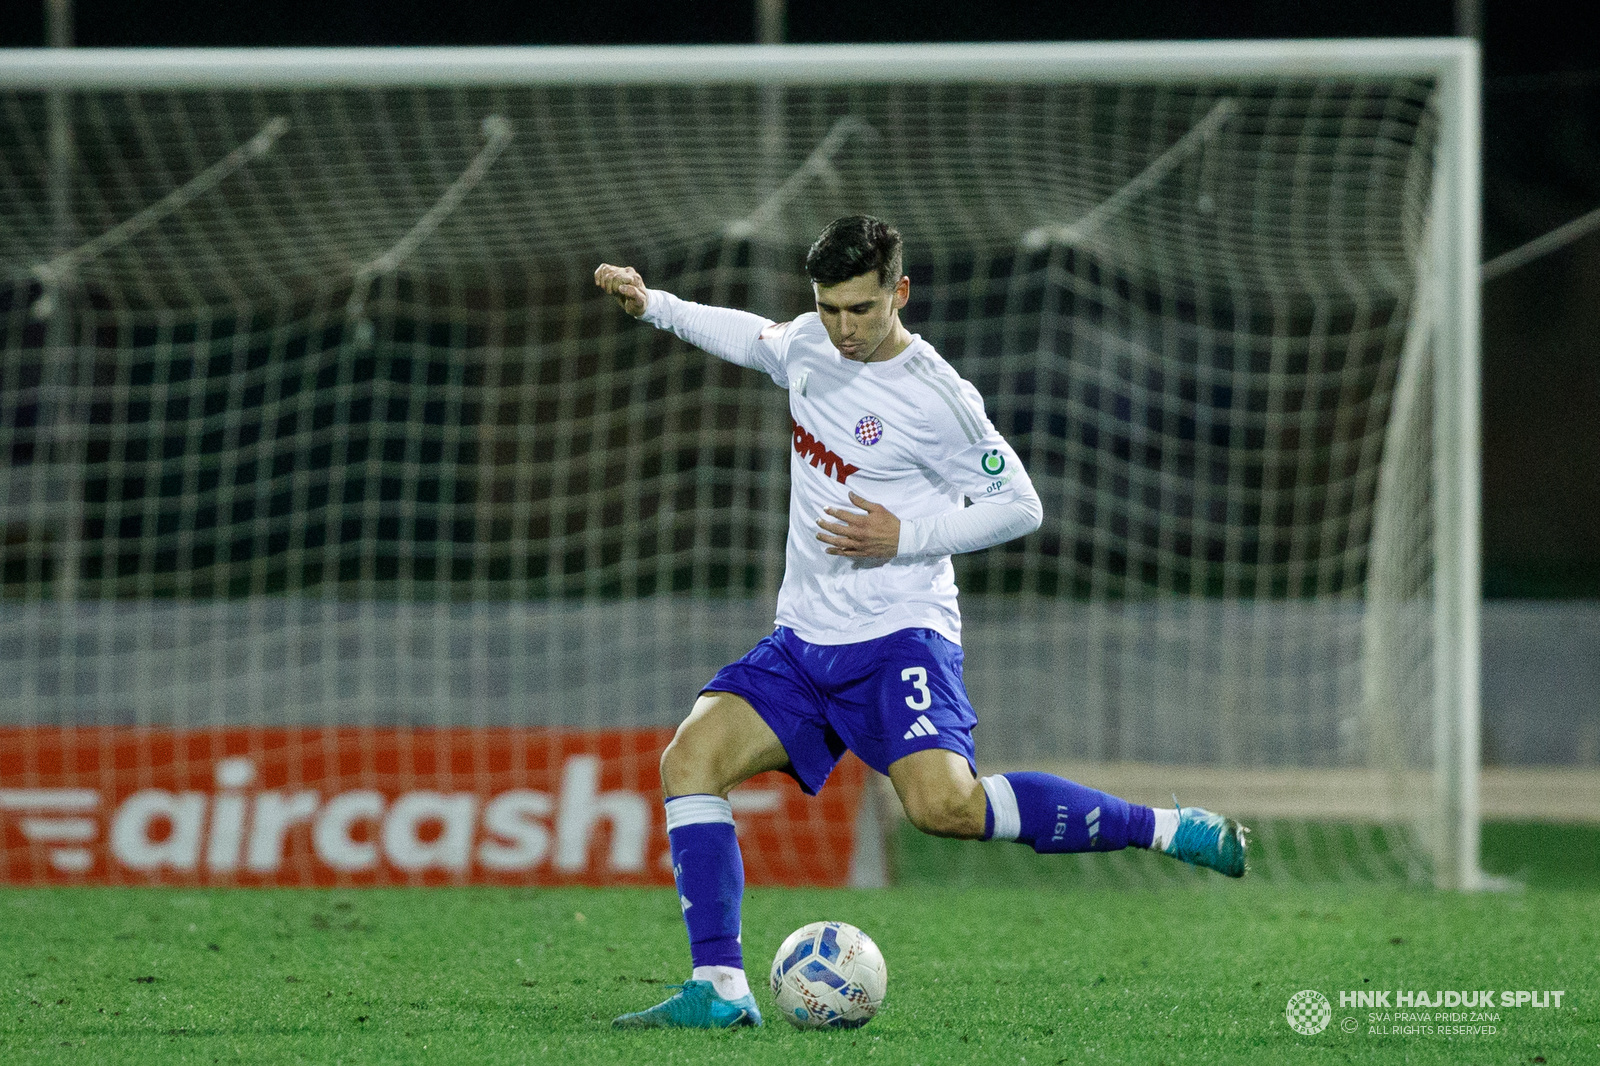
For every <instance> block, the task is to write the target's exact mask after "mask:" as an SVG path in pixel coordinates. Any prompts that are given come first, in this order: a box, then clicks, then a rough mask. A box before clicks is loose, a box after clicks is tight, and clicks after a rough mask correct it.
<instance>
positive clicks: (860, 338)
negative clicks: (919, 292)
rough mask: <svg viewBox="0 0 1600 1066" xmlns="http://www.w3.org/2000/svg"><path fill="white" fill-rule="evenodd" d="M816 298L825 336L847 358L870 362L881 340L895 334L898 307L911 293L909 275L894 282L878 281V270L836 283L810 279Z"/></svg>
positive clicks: (880, 345)
mask: <svg viewBox="0 0 1600 1066" xmlns="http://www.w3.org/2000/svg"><path fill="white" fill-rule="evenodd" d="M811 288H812V291H813V292H814V293H815V294H816V298H817V316H818V317H819V318H821V319H822V325H823V326H824V327H825V328H826V329H827V331H828V339H829V340H830V341H832V342H833V346H834V347H835V348H837V349H839V353H840V354H841V355H843V356H844V357H845V358H846V359H854V360H855V361H856V362H858V363H871V362H875V361H877V360H878V359H882V358H886V356H884V355H879V349H880V348H883V346H884V342H885V341H887V340H888V339H889V338H890V337H892V336H894V334H895V327H896V326H897V325H899V322H900V308H902V307H904V306H905V305H906V300H907V298H909V297H910V295H911V279H910V278H907V277H904V276H902V277H901V278H900V280H899V282H897V283H896V284H895V285H894V286H892V287H890V288H884V287H883V286H881V285H879V284H878V274H877V271H872V272H870V273H866V274H858V275H856V276H855V277H853V278H851V279H850V280H848V281H841V282H839V284H837V285H822V284H819V283H817V282H812V283H811Z"/></svg>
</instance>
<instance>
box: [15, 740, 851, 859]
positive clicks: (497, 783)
mask: <svg viewBox="0 0 1600 1066" xmlns="http://www.w3.org/2000/svg"><path fill="white" fill-rule="evenodd" d="M671 737H672V731H671V730H670V729H614V730H594V731H589V730H565V729H437V730H404V729H355V728H338V729H222V730H205V731H192V732H180V731H174V730H158V729H142V728H122V727H107V728H82V729H73V728H66V729H56V728H33V727H30V728H0V882H4V883H8V884H34V885H39V884H101V885H129V884H139V885H148V884H174V885H327V886H333V885H342V886H357V885H444V884H505V885H569V884H579V885H626V884H637V885H670V884H671V883H672V869H671V861H670V858H669V853H668V849H667V832H666V816H665V814H664V813H663V810H662V806H661V795H660V776H659V770H658V763H659V760H660V756H661V751H662V749H663V748H665V747H666V744H667V741H668V740H670V739H671ZM865 782H866V768H865V767H864V766H863V765H862V764H861V763H860V762H859V761H857V760H856V759H855V758H854V757H853V756H846V758H845V761H844V762H843V763H841V764H840V765H839V768H838V769H837V770H835V771H834V774H833V777H832V779H831V780H830V781H829V784H828V787H827V788H826V789H824V790H823V792H822V794H821V795H820V796H817V797H808V796H806V795H805V794H804V793H802V792H801V791H800V789H799V787H798V786H797V785H796V784H795V783H794V782H793V781H792V780H791V779H790V778H788V777H787V776H785V775H783V774H777V773H769V774H762V775H760V776H759V777H756V778H753V779H752V780H751V781H749V782H748V783H746V784H745V785H743V786H741V787H740V788H738V789H735V790H734V791H733V793H732V794H731V795H730V796H729V800H730V802H731V803H732V805H733V813H734V819H735V821H736V822H737V823H738V826H739V840H740V844H741V847H742V849H743V851H744V861H745V870H746V876H747V878H748V881H749V883H751V884H757V885H843V884H846V883H848V880H849V867H850V856H851V852H852V849H853V845H854V830H855V815H856V810H857V807H858V805H859V802H860V798H861V791H862V788H863V786H864V785H865Z"/></svg>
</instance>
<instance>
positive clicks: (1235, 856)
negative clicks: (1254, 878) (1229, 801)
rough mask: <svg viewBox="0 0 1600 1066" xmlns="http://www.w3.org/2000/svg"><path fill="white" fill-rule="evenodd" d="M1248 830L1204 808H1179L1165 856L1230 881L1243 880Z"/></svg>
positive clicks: (1230, 819)
mask: <svg viewBox="0 0 1600 1066" xmlns="http://www.w3.org/2000/svg"><path fill="white" fill-rule="evenodd" d="M1249 832H1250V830H1248V829H1246V828H1245V827H1244V826H1242V825H1240V824H1239V823H1238V822H1236V821H1234V820H1233V819H1232V818H1227V817H1224V816H1223V815H1220V814H1213V813H1212V812H1210V811H1208V810H1206V809H1205V808H1204V807H1179V808H1178V831H1177V832H1176V833H1174V834H1172V839H1171V840H1170V841H1169V842H1168V843H1167V846H1166V849H1165V850H1166V853H1167V854H1168V855H1171V856H1172V857H1173V858H1175V859H1182V860H1183V861H1184V862H1187V863H1190V864H1192V865H1194V866H1204V867H1207V868H1208V869H1212V870H1215V871H1217V872H1218V873H1221V874H1227V875H1228V876H1229V877H1243V876H1244V853H1245V834H1247V833H1249Z"/></svg>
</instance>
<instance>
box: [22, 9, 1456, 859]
mask: <svg viewBox="0 0 1600 1066" xmlns="http://www.w3.org/2000/svg"><path fill="white" fill-rule="evenodd" d="M1274 76H1284V77H1291V76H1292V77H1294V78H1306V77H1317V76H1327V77H1360V76H1373V77H1429V78H1432V79H1434V80H1435V84H1436V85H1437V86H1438V121H1439V129H1438V140H1437V150H1436V155H1435V161H1434V173H1433V187H1432V201H1431V202H1432V205H1433V208H1432V212H1431V219H1432V225H1431V227H1430V238H1429V240H1430V244H1431V246H1430V248H1429V262H1430V266H1431V272H1430V280H1431V285H1432V291H1430V292H1427V293H1425V294H1422V295H1423V296H1424V297H1425V302H1426V304H1427V305H1428V306H1431V307H1432V308H1433V309H1434V313H1432V314H1431V315H1429V316H1427V318H1426V320H1425V321H1423V322H1422V323H1421V326H1422V327H1423V328H1425V329H1426V330H1427V331H1428V333H1429V336H1428V337H1427V340H1428V341H1430V342H1431V346H1432V350H1433V353H1434V359H1435V364H1434V365H1435V374H1434V381H1433V396H1432V400H1433V411H1434V418H1433V420H1432V426H1433V429H1432V432H1433V456H1434V458H1433V464H1434V468H1433V484H1434V501H1433V529H1434V537H1435V543H1434V548H1435V556H1434V559H1435V571H1434V604H1433V647H1434V707H1433V717H1434V737H1433V743H1434V752H1433V755H1434V761H1433V775H1434V788H1435V798H1436V803H1437V809H1438V814H1439V815H1440V819H1441V822H1442V826H1441V832H1442V834H1443V839H1441V840H1440V841H1438V842H1437V843H1438V846H1437V847H1436V848H1435V855H1436V857H1437V861H1436V865H1435V878H1436V881H1437V883H1438V884H1439V886H1440V887H1444V888H1453V889H1473V888H1477V887H1480V886H1481V885H1482V883H1483V879H1482V877H1481V875H1480V873H1479V870H1478V844H1479V807H1478V771H1479V759H1480V752H1479V651H1478V634H1479V620H1478V618H1479V605H1480V596H1481V594H1480V561H1479V511H1480V499H1479V496H1480V488H1479V482H1480V478H1479V441H1480V429H1479V335H1478V322H1479V259H1480V233H1479V227H1480V219H1479V215H1480V183H1481V176H1480V159H1479V156H1480V123H1481V119H1480V95H1481V88H1480V85H1481V78H1480V63H1479V52H1478V46H1477V44H1476V42H1474V41H1471V40H1467V39H1410V40H1406V39H1395V40H1314V41H1248V42H1160V43H1143V42H1141V43H1086V44H973V45H964V44H960V45H939V44H930V45H829V46H706V47H637V48H520V47H519V48H421V49H405V48H401V49H387V48H386V49H342V48H333V49H260V50H244V49H217V50H211V49H204V50H202V49H173V50H160V51H155V50H142V49H141V50H133V49H122V50H59V51H48V50H0V87H3V88H6V89H11V90H34V91H52V90H53V91H58V92H64V91H74V90H176V89H199V88H216V89H251V88H290V87H292V88H300V89H315V88H404V87H424V86H426V87H488V86H529V85H540V84H543V85H580V84H589V85H596V84H607V85H647V84H674V85H684V84H696V83H700V84H705V83H730V82H738V83H742V84H754V85H772V86H782V85H848V84H851V83H867V82H870V83H873V84H884V83H894V82H901V81H916V82H920V83H927V82H939V81H949V82H967V83H972V82H978V83H991V84H1004V83H1016V82H1040V81H1051V80H1058V79H1060V80H1065V79H1070V80H1072V81H1074V82H1101V83H1111V82H1129V81H1140V82H1144V83H1162V82H1184V83H1189V84H1194V83H1203V82H1205V81H1208V80H1217V81H1222V80H1237V79H1240V78H1255V79H1260V78H1271V77H1274Z"/></svg>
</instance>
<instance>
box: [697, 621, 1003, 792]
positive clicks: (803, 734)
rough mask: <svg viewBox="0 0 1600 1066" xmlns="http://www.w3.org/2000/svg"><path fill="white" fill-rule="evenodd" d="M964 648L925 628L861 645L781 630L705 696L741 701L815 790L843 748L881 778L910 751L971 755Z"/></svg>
mask: <svg viewBox="0 0 1600 1066" xmlns="http://www.w3.org/2000/svg"><path fill="white" fill-rule="evenodd" d="M961 660H962V655H961V646H960V645H959V644H953V643H951V642H950V641H949V640H948V639H946V638H945V637H944V636H942V635H941V634H939V633H936V632H935V631H933V630H931V629H902V630H899V631H898V632H895V633H890V634H889V635H888V636H886V637H879V638H878V639H876V640H864V641H862V642H861V643H859V644H809V643H807V642H806V641H803V640H801V639H800V638H799V637H797V636H795V635H794V633H793V632H792V631H791V630H789V629H787V628H785V627H784V626H779V627H778V628H777V629H776V630H774V631H773V634H772V635H771V636H770V637H766V638H764V639H763V640H762V641H761V643H759V644H757V645H756V646H755V647H754V648H752V649H750V652H749V654H747V655H746V656H745V657H744V658H742V659H740V660H739V661H738V662H736V663H731V664H729V665H728V666H724V667H723V668H722V669H721V670H719V671H718V672H717V676H716V677H713V678H712V679H711V680H710V681H708V682H706V684H705V687H704V688H702V689H701V691H702V692H731V693H733V694H734V695H735V696H739V697H741V698H743V699H744V700H745V701H746V702H748V703H749V704H750V706H752V707H754V708H755V710H756V713H757V714H759V715H760V716H761V717H762V719H763V720H764V721H765V722H766V723H767V725H769V726H770V727H772V731H773V732H774V733H776V734H777V736H778V740H779V742H781V743H782V744H783V750H784V751H785V752H787V753H788V755H789V768H788V772H789V773H790V774H791V775H792V776H793V777H794V779H795V780H796V781H799V782H800V787H801V788H802V789H804V790H805V791H806V792H807V793H809V794H810V795H813V796H814V795H816V794H817V790H818V789H820V788H821V787H822V786H823V784H824V782H826V781H827V780H828V775H829V774H830V773H832V772H833V768H834V766H835V765H836V764H837V763H838V762H839V760H840V758H842V757H843V756H844V753H845V751H846V750H847V749H848V750H849V751H853V752H855V753H856V755H858V756H859V757H860V758H861V761H862V762H864V763H866V764H867V765H868V766H870V767H872V768H873V769H874V770H876V771H878V772H879V773H880V774H887V773H888V772H889V766H890V765H891V764H892V763H894V762H895V761H897V760H899V759H902V758H904V757H905V756H907V755H910V754H911V753H912V752H917V751H924V750H926V749H928V748H943V749H944V750H946V751H953V752H955V753H957V754H958V755H962V756H964V757H965V758H966V760H967V764H968V765H969V766H972V767H973V772H974V773H976V772H977V764H976V763H975V762H974V761H973V758H972V727H973V726H975V725H977V724H978V716H977V715H976V714H974V713H973V710H972V704H971V703H970V702H969V701H968V700H967V689H966V686H965V685H964V684H962V681H961Z"/></svg>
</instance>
